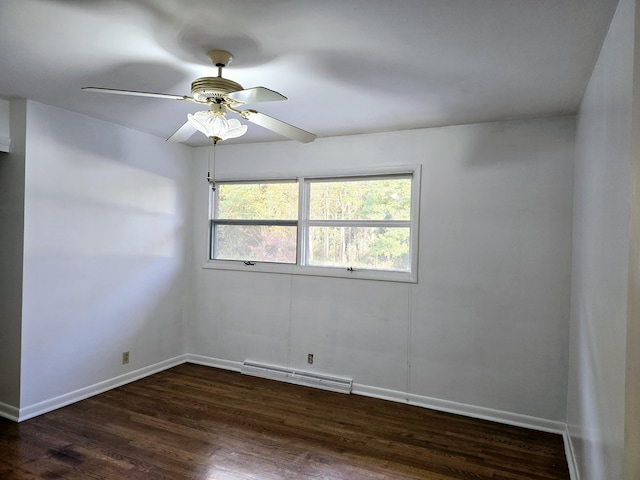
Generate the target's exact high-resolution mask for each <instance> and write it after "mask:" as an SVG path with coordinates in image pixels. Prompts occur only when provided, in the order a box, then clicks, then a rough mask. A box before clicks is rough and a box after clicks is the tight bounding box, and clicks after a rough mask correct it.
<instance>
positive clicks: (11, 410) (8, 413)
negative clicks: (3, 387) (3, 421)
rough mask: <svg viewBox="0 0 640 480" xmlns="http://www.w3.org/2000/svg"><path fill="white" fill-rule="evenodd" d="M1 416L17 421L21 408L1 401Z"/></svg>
mask: <svg viewBox="0 0 640 480" xmlns="http://www.w3.org/2000/svg"><path fill="white" fill-rule="evenodd" d="M0 417H4V418H8V419H9V420H13V421H14V422H17V421H18V418H19V417H20V409H18V408H16V407H13V406H11V405H7V404H6V403H3V402H0Z"/></svg>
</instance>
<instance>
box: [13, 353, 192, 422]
mask: <svg viewBox="0 0 640 480" xmlns="http://www.w3.org/2000/svg"><path fill="white" fill-rule="evenodd" d="M186 361H187V355H179V356H177V357H174V358H171V359H169V360H164V361H162V362H159V363H156V364H154V365H149V366H148V367H144V368H140V369H138V370H134V371H132V372H129V373H125V374H124V375H120V376H117V377H114V378H110V379H108V380H105V381H103V382H99V383H96V384H93V385H89V386H88V387H84V388H80V389H78V390H75V391H73V392H69V393H65V394H64V395H60V396H59V397H54V398H50V399H48V400H45V401H43V402H39V403H35V404H33V405H29V406H27V407H24V408H20V411H19V415H18V418H17V421H19V422H22V421H23V420H28V419H29V418H33V417H36V416H38V415H42V414H43V413H47V412H50V411H52V410H56V409H58V408H61V407H65V406H67V405H70V404H72V403H75V402H78V401H80V400H84V399H85V398H89V397H93V396H94V395H98V394H99V393H103V392H106V391H107V390H111V389H113V388H117V387H120V386H122V385H125V384H127V383H131V382H135V381H136V380H140V379H141V378H144V377H148V376H149V375H153V374H154V373H158V372H161V371H162V370H166V369H168V368H171V367H175V366H176V365H180V364H182V363H185V362H186Z"/></svg>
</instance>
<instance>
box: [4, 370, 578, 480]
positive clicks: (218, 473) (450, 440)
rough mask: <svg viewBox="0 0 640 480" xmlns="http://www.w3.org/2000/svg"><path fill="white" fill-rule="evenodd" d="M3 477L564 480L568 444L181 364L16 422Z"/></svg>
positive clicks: (8, 427)
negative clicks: (565, 452) (44, 413)
mask: <svg viewBox="0 0 640 480" xmlns="http://www.w3.org/2000/svg"><path fill="white" fill-rule="evenodd" d="M0 478H2V479H31V478H34V479H35V478H38V479H41V478H44V479H56V478H60V479H76V478H77V479H102V478H108V479H127V480H128V479H153V480H161V479H171V480H176V479H238V480H239V479H243V480H246V479H260V480H268V479H326V480H333V479H345V480H360V479H367V480H369V479H393V480H409V479H433V480H451V479H476V480H477V479H492V480H505V479H527V480H533V479H568V478H569V474H568V470H567V465H566V460H565V457H564V453H563V445H562V438H561V437H560V436H559V435H554V434H548V433H541V432H536V431H531V430H526V429H522V428H516V427H510V426H504V425H499V424H495V423H491V422H486V421H482V420H473V419H469V418H466V417H461V416H456V415H450V414H445V413H439V412H434V411H430V410H427V409H423V408H419V407H412V406H409V405H404V404H399V403H394V402H388V401H384V400H376V399H372V398H367V397H361V396H357V395H343V394H339V393H331V392H326V391H322V390H317V389H312V388H307V387H299V386H295V385H288V384H284V383H280V382H275V381H271V380H264V379H259V378H254V377H248V376H244V375H241V374H239V373H234V372H228V371H224V370H218V369H214V368H209V367H202V366H198V365H191V364H184V365H180V366H178V367H175V368H172V369H170V370H167V371H164V372H162V373H159V374H156V375H153V376H151V377H148V378H145V379H143V380H140V381H137V382H134V383H131V384H129V385H126V386H123V387H120V388H117V389H114V390H111V391H109V392H106V393H103V394H101V395H97V396H95V397H92V398H89V399H87V400H84V401H82V402H78V403H75V404H73V405H70V406H68V407H65V408H61V409H59V410H56V411H54V412H50V413H48V414H46V415H41V416H39V417H36V418H33V419H31V420H27V421H25V422H22V423H20V424H16V423H13V422H11V421H8V420H5V419H2V418H0Z"/></svg>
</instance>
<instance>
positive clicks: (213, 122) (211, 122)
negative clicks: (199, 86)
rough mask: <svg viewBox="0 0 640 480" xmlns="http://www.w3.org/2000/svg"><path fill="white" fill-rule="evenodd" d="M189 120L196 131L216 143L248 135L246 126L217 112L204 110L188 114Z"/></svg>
mask: <svg viewBox="0 0 640 480" xmlns="http://www.w3.org/2000/svg"><path fill="white" fill-rule="evenodd" d="M187 120H188V121H189V123H190V124H191V125H192V126H193V127H194V128H195V129H196V130H198V131H199V132H202V133H204V134H205V135H206V136H207V137H210V138H213V139H214V140H216V141H218V140H226V139H228V138H236V137H241V136H242V135H244V134H245V133H247V126H246V125H242V124H241V123H240V121H239V120H237V119H235V118H232V119H230V120H227V119H226V118H225V116H224V113H220V112H217V111H211V110H204V111H201V112H196V113H194V114H193V115H191V114H188V115H187Z"/></svg>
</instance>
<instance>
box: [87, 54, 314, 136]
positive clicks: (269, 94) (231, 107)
mask: <svg viewBox="0 0 640 480" xmlns="http://www.w3.org/2000/svg"><path fill="white" fill-rule="evenodd" d="M207 55H208V57H209V58H210V59H211V61H212V62H213V64H214V65H215V66H216V67H218V76H217V77H201V78H197V79H196V80H194V81H193V83H191V95H192V96H191V97H189V96H187V95H171V94H168V93H153V92H138V91H134V90H118V89H114V88H101V87H83V90H87V91H91V92H101V93H113V94H117V95H133V96H138V97H153V98H165V99H169V100H181V101H184V102H193V103H197V104H201V105H207V106H209V109H208V110H205V111H200V112H196V113H195V114H193V115H192V114H188V115H187V122H186V123H185V124H184V125H182V126H181V127H180V128H178V130H176V131H175V132H174V133H173V135H171V136H170V137H169V138H168V139H167V141H169V142H184V141H186V140H188V139H189V138H191V136H192V135H193V134H194V133H196V131H200V132H202V133H203V134H204V135H206V136H207V137H209V138H211V139H212V140H213V141H214V143H217V142H218V141H220V140H226V139H228V138H235V137H239V136H241V135H244V133H245V132H246V131H247V126H246V125H242V124H241V123H240V121H239V120H237V119H235V118H232V119H227V118H226V113H227V112H233V113H235V114H236V115H238V116H239V117H240V118H242V119H243V120H247V121H249V122H251V123H255V124H256V125H260V126H261V127H264V128H267V129H268V130H271V131H273V132H275V133H278V134H280V135H283V136H285V137H288V138H291V139H292V140H297V141H299V142H302V143H309V142H312V141H314V140H315V139H316V135H314V134H313V133H309V132H307V131H306V130H302V129H301V128H298V127H294V126H293V125H289V124H288V123H285V122H283V121H281V120H278V119H276V118H273V117H270V116H268V115H265V114H264V113H260V112H258V111H256V110H253V109H245V110H240V109H239V107H240V106H241V105H244V104H253V103H260V102H273V101H279V100H286V99H287V97H285V96H284V95H281V94H280V93H278V92H275V91H273V90H270V89H268V88H265V87H254V88H247V89H244V88H243V87H242V85H240V84H239V83H236V82H234V81H233V80H229V79H226V78H223V77H222V69H223V68H224V67H225V66H227V65H228V64H229V63H230V62H231V60H233V56H232V55H231V54H230V53H229V52H227V51H224V50H211V51H210V52H208V53H207Z"/></svg>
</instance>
